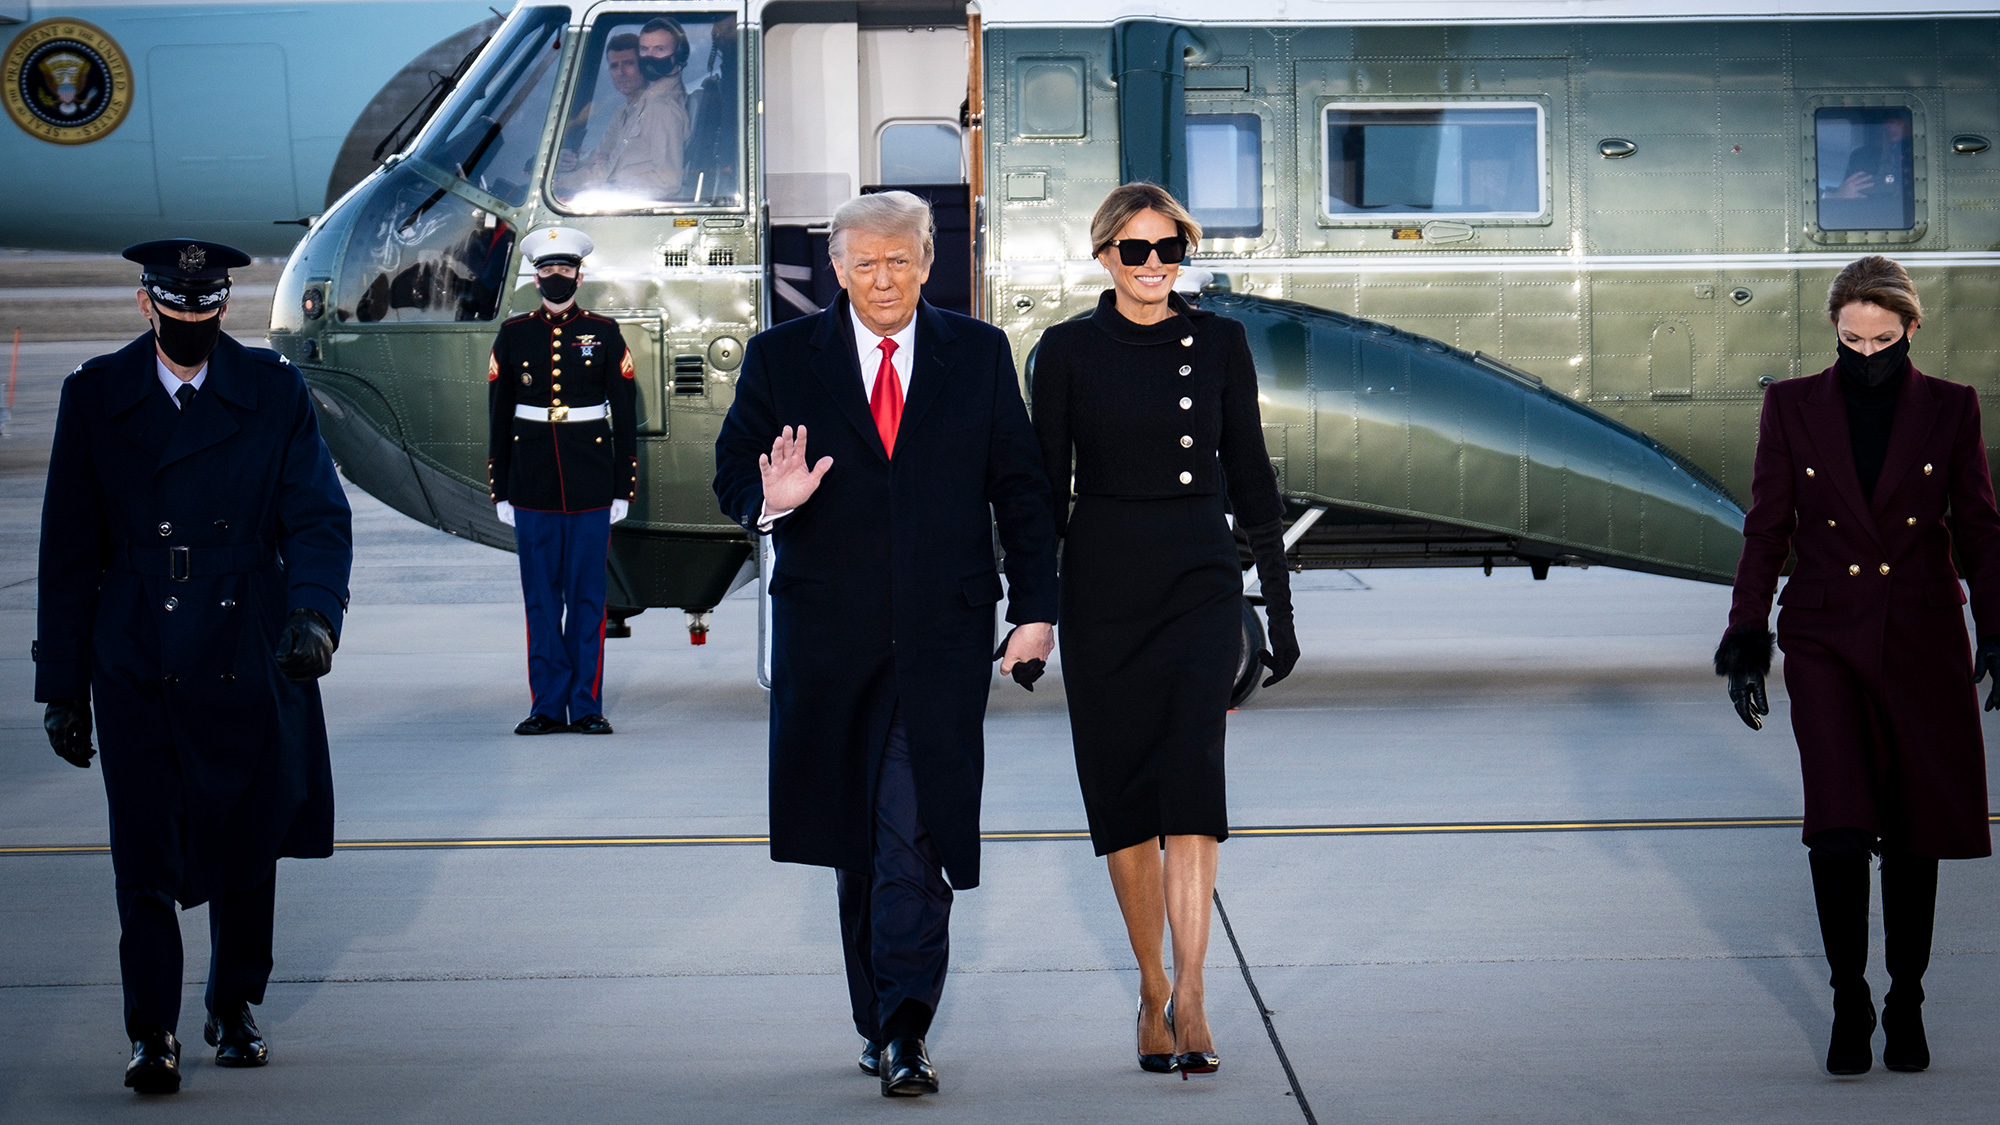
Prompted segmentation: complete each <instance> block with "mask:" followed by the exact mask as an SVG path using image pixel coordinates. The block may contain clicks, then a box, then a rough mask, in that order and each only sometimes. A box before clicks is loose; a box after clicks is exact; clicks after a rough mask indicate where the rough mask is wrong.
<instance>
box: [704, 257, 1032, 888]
mask: <svg viewBox="0 0 2000 1125" xmlns="http://www.w3.org/2000/svg"><path fill="white" fill-rule="evenodd" d="M915 350H916V366H915V367H914V368H913V369H912V371H911V376H910V391H909V398H908V400H907V402H906V405H905V407H904V410H903V417H902V421H901V424H900V426H899V428H898V430H897V436H896V455H895V458H894V460H893V461H891V460H890V459H889V458H887V457H885V455H884V454H883V450H882V439H881V437H880V436H879V435H878V434H877V433H876V430H875V423H874V420H873V419H872V418H871V417H870V415H869V413H868V403H867V400H866V399H865V398H864V397H863V394H862V382H861V371H860V367H859V364H858V361H857V358H856V355H855V345H854V330H853V326H852V324H851V323H850V321H849V313H848V306H847V298H846V296H845V295H842V296H841V297H839V298H838V299H837V300H836V301H835V302H834V304H833V305H832V306H830V307H829V308H827V309H826V310H825V311H823V312H821V313H819V314H818V315H816V316H809V317H801V318H799V319H797V320H793V321H789V322H787V323H785V324H782V325H779V326H778V327H776V328H773V329H771V330H770V331H768V332H764V333H761V334H760V335H758V336H756V337H755V338H753V339H752V340H751V341H750V345H749V348H748V349H747V351H746V353H745V355H744V357H743V372H742V374H741V376H740V377H739V378H738V379H737V382H736V401H735V403H734V404H733V405H732V406H731V407H730V409H729V417H728V418H727V419H726V420H725V421H724V422H723V426H722V432H721V435H720V436H719V437H718V438H717V439H716V443H715V451H716V469H715V494H716V497H717V498H718V499H719V500H720V501H721V503H722V510H723V511H724V512H727V513H728V514H729V515H730V517H731V518H733V519H735V520H736V521H737V522H739V523H741V524H743V525H744V526H745V527H746V528H750V529H752V530H754V529H755V527H756V522H757V517H758V515H759V513H760V511H761V510H762V508H763V503H764V493H763V481H762V477H761V475H760V474H759V471H758V466H757V458H758V456H759V455H760V454H768V453H769V452H770V451H771V443H772V441H774V440H775V439H776V438H777V436H778V434H779V431H780V429H781V428H782V427H784V426H797V425H804V426H805V427H806V430H807V448H806V456H807V459H808V460H809V461H813V462H817V461H818V460H819V458H820V457H822V456H831V457H832V458H833V468H832V469H830V470H829V471H828V472H827V474H826V476H825V478H824V479H823V480H822V481H821V482H820V486H819V489H818V491H817V492H815V493H814V494H813V497H812V499H810V500H808V501H807V502H806V503H805V504H804V505H802V506H801V507H800V508H799V509H798V511H796V512H794V513H793V514H791V515H790V516H787V517H786V518H785V519H783V520H781V521H779V523H778V524H777V526H776V528H775V529H774V531H773V535H774V536H775V542H774V546H775V547H776V550H777V560H778V561H777V566H776V573H775V574H774V575H773V576H772V577H771V579H770V581H769V589H770V592H771V598H772V603H773V617H772V623H771V628H772V641H773V645H772V654H771V674H772V683H771V857H772V858H773V859H776V860H780V861H783V862H789V863H811V864H819V865H822V866H826V867H838V868H844V869H847V870H850V871H867V870H869V869H870V858H871V855H872V851H871V847H872V839H873V837H872V826H873V824H874V815H873V809H874V805H873V800H872V797H873V794H874V788H875V778H876V773H877V770H878V769H879V767H880V763H881V759H882V748H883V744H884V742H885V740H886V739H887V737H888V732H889V719H890V715H891V712H892V710H893V708H894V707H895V705H896V704H897V702H898V701H900V703H901V706H902V711H903V721H904V725H905V728H906V729H907V732H908V735H909V742H910V752H911V758H912V767H913V770H914V772H915V775H916V783H917V802H918V806H919V808H920V809H921V810H922V814H923V818H924V824H925V826H926V827H927V828H928V829H929V830H930V834H931V837H932V839H933V840H934V841H935V842H936V844H937V848H938V852H939V854H940V855H941V857H942V858H943V861H944V867H945V872H946V875H947V877H948V878H949V879H950V880H951V884H952V885H953V886H955V887H959V888H966V887H973V886H977V885H978V883H979V796H980V787H981V784H982V779H983V775H984V770H985V744H984V735H983V730H982V727H983V724H984V721H985V717H986V696H987V691H988V689H989V687H990V685H991V682H992V655H993V632H994V622H993V612H994V606H995V604H996V603H998V602H999V601H1000V598H1001V587H1000V576H999V573H998V572H997V570H996V567H995V564H994V557H993V529H994V526H995V523H996V522H997V524H998V527H999V532H1000V542H1001V544H1002V545H1003V547H1004V548H1005V551H1006V573H1007V581H1008V591H1007V593H1008V599H1009V604H1008V610H1007V619H1008V620H1009V621H1012V622H1014V623H1015V624H1022V623H1026V622H1031V621H1047V622H1054V621H1055V619H1056V567H1055V520H1054V517H1053V515H1052V513H1051V510H1050V501H1049V487H1048V481H1047V479H1046V478H1045V477H1044V476H1043V475H1042V465H1041V451H1040V449H1039V447H1038V446H1037V445H1036V442H1035V434H1034V430H1033V429H1032V428H1031V427H1030V426H1029V423H1028V413H1027V409H1026V408H1025V407H1024V406H1023V405H1022V402H1021V391H1020V386H1019V384H1018V383H1017V382H1016V379H1015V375H1014V359H1013V353H1012V351H1011V350H1010V349H1009V347H1008V344H1007V337H1006V335H1005V334H1004V333H1002V332H1001V331H1000V330H999V329H997V328H994V327H993V326H992V325H989V324H985V323H982V322H980V321H977V320H973V319H971V318H970V317H963V316H959V315H957V314H955V313H948V312H942V311H939V310H937V309H934V308H932V307H931V306H930V305H929V304H928V303H924V304H920V305H919V306H918V311H917V336H916V348H915Z"/></svg>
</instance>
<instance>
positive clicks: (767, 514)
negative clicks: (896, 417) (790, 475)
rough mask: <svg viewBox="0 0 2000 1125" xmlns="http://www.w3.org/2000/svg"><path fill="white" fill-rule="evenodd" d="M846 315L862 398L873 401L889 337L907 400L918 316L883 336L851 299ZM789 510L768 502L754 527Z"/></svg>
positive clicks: (894, 366)
mask: <svg viewBox="0 0 2000 1125" xmlns="http://www.w3.org/2000/svg"><path fill="white" fill-rule="evenodd" d="M847 319H848V320H849V321H850V322H851V323H852V324H853V325H854V351H855V358H856V359H857V360H859V361H860V364H861V398H862V400H863V401H865V402H873V401H875V374H876V373H877V372H879V371H881V370H882V341H883V340H885V339H888V340H894V341H896V353H895V354H894V355H892V356H890V357H889V367H890V369H891V370H893V371H895V373H896V381H897V382H898V383H900V384H902V387H903V401H904V402H908V401H909V400H910V372H911V370H912V369H913V368H914V367H915V366H916V365H915V364H913V363H912V362H911V356H912V354H914V353H915V352H916V350H917V318H916V317H914V316H912V317H911V318H910V322H909V323H908V324H905V325H903V327H902V330H901V331H899V332H897V333H896V334H895V335H893V336H886V337H885V336H877V335H876V334H875V330H874V329H873V328H870V327H868V325H867V323H866V322H864V321H863V320H862V319H861V314H860V313H858V312H856V311H854V303H853V302H852V301H850V302H848V305H847ZM806 459H807V461H808V462H810V461H811V460H812V454H811V451H810V450H808V451H807V455H806ZM791 514H792V509H790V508H786V509H785V510H784V511H782V512H774V511H772V510H771V505H770V504H768V503H767V504H765V505H764V509H763V511H761V512H759V513H758V514H757V530H758V531H769V530H771V525H772V524H775V523H777V522H778V521H779V520H781V519H783V518H785V517H786V516H789V515H791Z"/></svg>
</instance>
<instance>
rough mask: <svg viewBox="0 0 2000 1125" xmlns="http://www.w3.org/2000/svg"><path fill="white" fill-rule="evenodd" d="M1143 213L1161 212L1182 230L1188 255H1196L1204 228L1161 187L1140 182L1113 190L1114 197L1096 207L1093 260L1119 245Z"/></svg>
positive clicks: (1091, 231)
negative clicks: (1120, 237) (1129, 225)
mask: <svg viewBox="0 0 2000 1125" xmlns="http://www.w3.org/2000/svg"><path fill="white" fill-rule="evenodd" d="M1141 211H1158V212H1159V213H1160V214H1161V215H1163V216H1165V217H1166V218H1169V219H1172V220H1173V221H1174V225H1175V226H1177V227H1179V228H1180V232H1181V237H1182V238H1185V239H1187V240H1188V253H1190V254H1192V253H1194V249H1195V247H1196V246H1198V245H1200V244H1201V224H1200V223H1199V222H1196V221H1195V217H1194V216H1193V215H1190V214H1188V209H1187V208H1185V207H1183V206H1181V204H1180V200H1178V199H1175V198H1174V197H1173V193H1172V192H1169V191H1168V190H1167V189H1166V188H1163V187H1161V186H1160V185H1158V184H1149V183H1147V182H1145V181H1144V180H1139V181H1136V182H1134V183H1129V184H1125V185H1123V186H1121V187H1116V188H1113V189H1111V194H1110V195H1107V196H1105V197H1104V202H1102V203H1100V204H1098V205H1097V214H1095V215H1092V216H1091V217H1090V256H1091V257H1093V258H1095V257H1097V256H1098V255H1099V254H1102V253H1104V248H1105V247H1107V246H1109V245H1111V244H1112V243H1113V242H1115V241H1117V239H1118V232H1119V231H1121V230H1124V229H1125V224H1126V223H1129V222H1131V221H1132V218H1133V216H1135V215H1137V214H1139V213H1140V212H1141Z"/></svg>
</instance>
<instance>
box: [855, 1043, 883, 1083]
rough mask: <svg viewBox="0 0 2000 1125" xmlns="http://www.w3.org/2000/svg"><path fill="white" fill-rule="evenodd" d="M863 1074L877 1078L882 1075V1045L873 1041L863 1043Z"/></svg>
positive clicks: (861, 1060)
mask: <svg viewBox="0 0 2000 1125" xmlns="http://www.w3.org/2000/svg"><path fill="white" fill-rule="evenodd" d="M860 1062H861V1073H863V1074H866V1075H867V1076H869V1077H870V1078H875V1077H878V1076H880V1075H881V1073H882V1044H880V1043H878V1042H876V1041H875V1040H873V1039H863V1040H862V1041H861V1059H860Z"/></svg>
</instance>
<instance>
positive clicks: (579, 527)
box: [514, 508, 611, 723]
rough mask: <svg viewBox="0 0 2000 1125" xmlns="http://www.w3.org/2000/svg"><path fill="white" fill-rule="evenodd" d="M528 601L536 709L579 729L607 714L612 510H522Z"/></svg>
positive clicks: (518, 527)
mask: <svg viewBox="0 0 2000 1125" xmlns="http://www.w3.org/2000/svg"><path fill="white" fill-rule="evenodd" d="M514 543H515V546H516V548H517V550H518V551H519V554H520V558H521V602H522V605H523V607H524V608H525V609H526V610H527V615H528V692H529V694H530V695H531V696H532V697H533V700H534V705H533V708H532V710H533V711H534V713H535V714H537V715H546V716H548V717H549V718H551V719H554V720H556V721H557V722H564V723H573V722H576V721H577V720H579V719H581V718H583V717H584V716H586V715H602V714H604V556H605V554H606V552H608V551H609V550H610V548H611V509H609V508H599V509H597V510H596V511H594V512H536V511H529V510H528V509H525V508H516V509H514Z"/></svg>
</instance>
